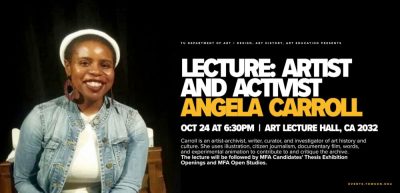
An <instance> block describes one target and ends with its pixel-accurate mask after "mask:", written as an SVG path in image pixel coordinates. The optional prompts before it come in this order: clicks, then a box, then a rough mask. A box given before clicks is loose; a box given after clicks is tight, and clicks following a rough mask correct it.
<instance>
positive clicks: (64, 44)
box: [60, 29, 120, 68]
mask: <svg viewBox="0 0 400 193" xmlns="http://www.w3.org/2000/svg"><path fill="white" fill-rule="evenodd" d="M83 35H97V36H100V37H102V38H104V39H105V40H107V41H108V42H109V43H110V44H111V46H112V47H113V48H114V52H115V60H116V61H115V68H116V67H117V65H118V62H119V58H120V52H119V46H118V44H117V42H116V41H115V40H114V39H113V38H112V37H111V36H109V35H108V34H106V33H104V32H102V31H99V30H95V29H84V30H79V31H76V32H74V33H71V34H69V35H67V36H66V37H65V38H64V39H63V41H62V42H61V46H60V60H61V63H62V64H63V66H64V67H65V63H64V54H65V49H66V48H67V47H68V45H69V44H70V43H71V42H72V40H74V39H75V38H77V37H80V36H83Z"/></svg>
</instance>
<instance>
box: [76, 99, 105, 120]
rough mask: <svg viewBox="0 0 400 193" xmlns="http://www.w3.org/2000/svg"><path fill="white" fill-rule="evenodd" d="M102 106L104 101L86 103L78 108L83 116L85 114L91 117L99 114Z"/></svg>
mask: <svg viewBox="0 0 400 193" xmlns="http://www.w3.org/2000/svg"><path fill="white" fill-rule="evenodd" d="M102 105H103V100H98V101H84V102H83V103H81V104H78V107H79V110H80V111H81V112H82V113H83V114H85V115H86V116H90V115H93V114H95V113H97V112H98V111H99V110H100V108H101V106H102Z"/></svg>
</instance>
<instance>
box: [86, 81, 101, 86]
mask: <svg viewBox="0 0 400 193" xmlns="http://www.w3.org/2000/svg"><path fill="white" fill-rule="evenodd" d="M86 84H88V85H89V86H91V87H100V86H101V85H102V84H101V83H100V82H86Z"/></svg>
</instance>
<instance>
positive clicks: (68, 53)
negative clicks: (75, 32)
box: [64, 34, 116, 65]
mask: <svg viewBox="0 0 400 193" xmlns="http://www.w3.org/2000/svg"><path fill="white" fill-rule="evenodd" d="M88 40H93V41H98V42H101V43H103V44H104V45H106V46H107V47H108V48H110V50H111V51H112V54H113V62H114V65H115V63H116V57H115V55H116V54H115V50H114V47H113V46H112V45H111V44H110V42H108V41H107V40H106V39H104V38H102V37H100V36H98V35H92V34H89V35H83V36H79V37H77V38H75V39H73V40H72V41H71V43H69V44H68V46H67V48H66V49H65V52H64V58H65V59H66V60H68V61H70V62H71V58H72V50H73V48H74V47H75V46H76V45H77V44H79V43H81V42H84V41H88Z"/></svg>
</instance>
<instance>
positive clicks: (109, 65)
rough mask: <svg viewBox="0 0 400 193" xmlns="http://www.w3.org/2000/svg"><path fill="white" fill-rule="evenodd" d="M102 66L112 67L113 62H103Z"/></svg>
mask: <svg viewBox="0 0 400 193" xmlns="http://www.w3.org/2000/svg"><path fill="white" fill-rule="evenodd" d="M101 67H103V68H111V67H112V64H111V63H110V62H102V63H101Z"/></svg>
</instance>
